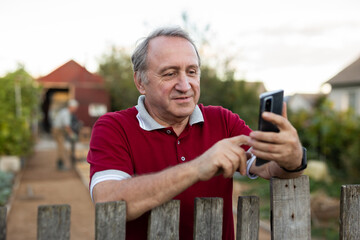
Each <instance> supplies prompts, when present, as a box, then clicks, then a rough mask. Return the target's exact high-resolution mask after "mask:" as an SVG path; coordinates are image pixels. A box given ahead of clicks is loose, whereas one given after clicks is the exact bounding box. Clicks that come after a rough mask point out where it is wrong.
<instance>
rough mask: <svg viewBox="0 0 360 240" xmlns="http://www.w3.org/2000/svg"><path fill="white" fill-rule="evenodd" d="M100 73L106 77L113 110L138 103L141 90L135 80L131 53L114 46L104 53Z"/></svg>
mask: <svg viewBox="0 0 360 240" xmlns="http://www.w3.org/2000/svg"><path fill="white" fill-rule="evenodd" d="M98 73H99V74H100V75H101V76H102V77H103V78H104V79H105V82H106V86H107V89H108V90H109V92H110V98H111V110H112V111H118V110H121V109H126V108H129V107H131V106H134V105H136V103H137V98H138V96H139V92H138V91H137V89H136V87H135V84H134V80H133V70H132V65H131V60H130V55H129V54H128V53H127V52H126V51H125V50H124V49H117V48H115V47H112V48H111V50H110V52H109V53H106V54H104V55H103V56H102V58H101V60H100V64H99V70H98Z"/></svg>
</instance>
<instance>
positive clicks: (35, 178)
mask: <svg viewBox="0 0 360 240" xmlns="http://www.w3.org/2000/svg"><path fill="white" fill-rule="evenodd" d="M42 141H44V140H42ZM45 141H46V140H45ZM48 141H51V140H49V139H48ZM40 144H43V145H42V147H37V148H36V149H37V150H36V151H35V153H34V155H33V156H32V157H31V158H30V159H27V162H26V166H25V168H24V169H23V170H22V171H21V172H20V173H19V177H18V179H19V180H20V181H19V183H18V186H17V187H16V191H15V192H14V194H13V197H12V200H11V208H10V211H9V213H8V221H7V239H11V240H23V239H28V240H32V239H34V240H35V239H36V238H37V236H36V234H37V209H38V206H39V205H52V204H69V205H70V206H71V227H70V231H71V232H70V236H71V239H72V240H74V239H75V240H76V239H79V240H81V239H94V235H95V233H94V231H95V230H94V224H95V217H94V216H95V213H94V206H93V203H92V202H91V199H90V196H89V192H88V189H87V188H86V186H85V184H84V183H83V182H82V181H81V178H80V177H79V175H78V173H77V172H76V171H75V170H70V171H66V172H63V171H57V170H56V167H55V166H56V164H55V163H56V155H55V148H54V145H53V144H52V143H51V142H41V143H40ZM44 146H46V147H44Z"/></svg>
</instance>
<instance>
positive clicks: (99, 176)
mask: <svg viewBox="0 0 360 240" xmlns="http://www.w3.org/2000/svg"><path fill="white" fill-rule="evenodd" d="M127 178H131V176H130V175H129V174H127V173H126V172H123V171H120V170H114V169H111V170H105V171H101V172H96V173H95V174H94V175H93V176H92V178H91V184H90V196H91V199H92V200H93V201H94V199H93V194H92V193H93V189H94V187H95V185H96V184H98V183H100V182H104V181H108V180H118V181H121V180H124V179H127Z"/></svg>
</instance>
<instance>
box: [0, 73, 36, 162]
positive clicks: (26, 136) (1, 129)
mask: <svg viewBox="0 0 360 240" xmlns="http://www.w3.org/2000/svg"><path fill="white" fill-rule="evenodd" d="M0 86H1V88H0V116H1V118H0V156H1V155H18V156H23V155H26V154H27V153H29V151H30V150H31V147H32V143H33V141H32V132H31V123H32V121H33V119H34V118H35V117H36V115H35V114H36V111H37V108H38V106H39V87H37V85H36V83H35V81H34V79H33V78H32V77H31V76H30V75H29V74H28V73H27V72H26V71H25V70H24V68H23V67H22V66H20V67H19V68H18V69H17V70H16V71H14V72H12V73H8V74H7V75H6V76H5V77H2V78H0Z"/></svg>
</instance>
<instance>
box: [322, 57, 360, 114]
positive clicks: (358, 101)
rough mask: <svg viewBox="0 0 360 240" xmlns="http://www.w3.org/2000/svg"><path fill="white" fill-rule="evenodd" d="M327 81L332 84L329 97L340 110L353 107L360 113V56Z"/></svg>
mask: <svg viewBox="0 0 360 240" xmlns="http://www.w3.org/2000/svg"><path fill="white" fill-rule="evenodd" d="M326 83H329V84H330V85H331V92H330V94H329V99H330V100H331V101H332V102H333V103H334V107H335V109H336V110H339V111H346V110H348V109H349V108H352V109H353V110H354V111H355V113H356V114H358V115H360V58H358V59H357V60H356V61H355V62H353V63H352V64H350V65H349V66H347V67H346V68H345V69H343V70H342V71H340V72H339V73H338V74H336V75H335V76H334V77H333V78H331V79H330V80H329V81H327V82H326Z"/></svg>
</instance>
